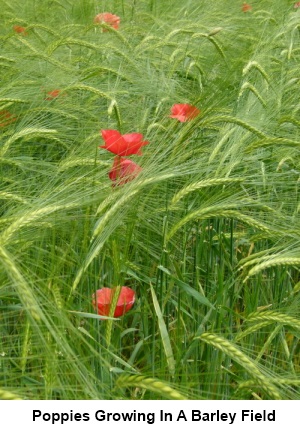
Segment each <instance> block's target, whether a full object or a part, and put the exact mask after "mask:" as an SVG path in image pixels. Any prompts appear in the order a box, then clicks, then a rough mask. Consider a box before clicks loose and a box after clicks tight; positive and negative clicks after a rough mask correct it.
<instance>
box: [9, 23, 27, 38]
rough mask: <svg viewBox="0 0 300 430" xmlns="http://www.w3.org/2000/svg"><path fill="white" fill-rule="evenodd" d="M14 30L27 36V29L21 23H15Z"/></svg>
mask: <svg viewBox="0 0 300 430" xmlns="http://www.w3.org/2000/svg"><path fill="white" fill-rule="evenodd" d="M13 30H14V32H15V33H19V34H23V36H27V34H28V33H27V31H26V28H25V27H22V26H20V25H14V26H13Z"/></svg>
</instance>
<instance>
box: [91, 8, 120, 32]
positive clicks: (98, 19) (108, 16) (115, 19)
mask: <svg viewBox="0 0 300 430" xmlns="http://www.w3.org/2000/svg"><path fill="white" fill-rule="evenodd" d="M120 21H121V19H120V17H119V16H117V15H113V14H112V13H109V12H104V13H99V14H98V15H96V16H95V18H94V23H95V24H107V25H110V26H111V27H113V28H114V29H115V30H118V28H119V25H120ZM103 31H107V30H106V29H103Z"/></svg>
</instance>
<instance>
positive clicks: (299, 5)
mask: <svg viewBox="0 0 300 430" xmlns="http://www.w3.org/2000/svg"><path fill="white" fill-rule="evenodd" d="M297 7H300V1H297V2H296V3H295V4H294V8H295V9H297Z"/></svg>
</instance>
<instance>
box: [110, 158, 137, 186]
mask: <svg viewBox="0 0 300 430" xmlns="http://www.w3.org/2000/svg"><path fill="white" fill-rule="evenodd" d="M141 171H142V168H141V166H139V165H138V164H136V163H134V162H133V161H131V160H129V159H128V158H122V157H118V156H117V157H115V159H114V163H113V165H112V168H111V170H110V171H109V173H108V176H109V179H110V180H111V181H113V182H116V184H114V183H113V186H115V185H124V184H126V183H127V182H130V181H132V180H133V179H134V178H136V177H137V175H138V174H139V173H140V172H141Z"/></svg>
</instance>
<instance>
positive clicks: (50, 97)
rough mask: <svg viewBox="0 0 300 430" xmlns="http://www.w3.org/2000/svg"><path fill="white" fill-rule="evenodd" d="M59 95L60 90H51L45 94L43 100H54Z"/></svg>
mask: <svg viewBox="0 0 300 430" xmlns="http://www.w3.org/2000/svg"><path fill="white" fill-rule="evenodd" d="M59 95H60V90H52V91H48V92H47V97H46V99H45V100H53V99H56V98H57V97H58V96H59Z"/></svg>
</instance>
